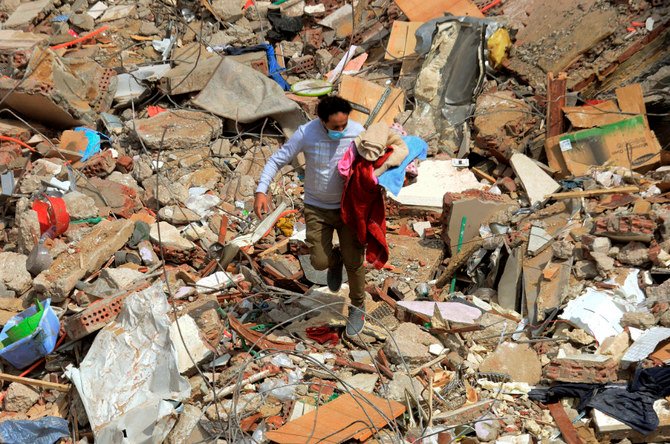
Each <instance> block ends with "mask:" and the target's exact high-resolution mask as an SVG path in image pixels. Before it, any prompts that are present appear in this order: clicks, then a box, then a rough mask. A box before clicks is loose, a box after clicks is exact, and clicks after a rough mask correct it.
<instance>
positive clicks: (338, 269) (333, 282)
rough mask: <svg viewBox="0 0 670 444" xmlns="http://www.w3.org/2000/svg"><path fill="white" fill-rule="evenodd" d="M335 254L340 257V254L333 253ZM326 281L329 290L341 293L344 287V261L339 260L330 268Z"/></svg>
mask: <svg viewBox="0 0 670 444" xmlns="http://www.w3.org/2000/svg"><path fill="white" fill-rule="evenodd" d="M333 254H336V255H338V257H339V252H335V251H334V252H333ZM326 281H327V282H328V289H329V290H330V291H332V292H336V291H340V287H342V260H341V259H340V260H338V261H337V263H336V264H335V265H333V266H332V267H329V268H328V274H327V275H326Z"/></svg>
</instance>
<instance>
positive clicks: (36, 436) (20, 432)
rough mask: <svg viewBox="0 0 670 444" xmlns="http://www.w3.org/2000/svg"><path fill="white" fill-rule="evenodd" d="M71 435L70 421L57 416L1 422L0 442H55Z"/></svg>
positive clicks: (51, 443)
mask: <svg viewBox="0 0 670 444" xmlns="http://www.w3.org/2000/svg"><path fill="white" fill-rule="evenodd" d="M69 437H70V429H69V427H68V422H67V421H66V420H64V419H63V418H58V417H56V416H45V417H43V418H40V419H36V420H34V421H31V420H27V419H26V420H11V419H10V420H8V421H3V422H0V442H2V443H4V444H25V443H30V444H54V443H55V442H58V441H59V440H61V439H62V438H69Z"/></svg>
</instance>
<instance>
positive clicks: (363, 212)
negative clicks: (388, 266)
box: [342, 148, 393, 270]
mask: <svg viewBox="0 0 670 444" xmlns="http://www.w3.org/2000/svg"><path fill="white" fill-rule="evenodd" d="M392 152H393V149H391V148H388V149H387V150H386V153H384V155H383V156H381V157H380V158H379V159H377V160H376V161H374V162H370V161H369V160H365V159H364V158H362V157H361V156H356V160H354V164H353V165H352V166H351V174H350V175H349V177H348V178H347V179H346V182H345V184H344V192H343V193H342V220H343V221H344V223H345V224H347V225H348V226H349V227H350V228H351V229H352V230H354V233H356V238H357V239H358V241H359V242H360V243H361V244H363V245H366V246H367V251H366V259H367V261H368V262H369V263H370V264H372V265H373V266H374V267H375V268H376V269H378V270H380V269H381V268H382V267H383V266H384V264H385V263H386V261H388V258H389V248H388V245H387V244H386V203H385V202H384V194H383V193H382V187H381V186H380V185H379V184H378V183H377V180H376V178H375V176H374V170H375V168H379V167H380V166H381V165H382V164H383V163H384V162H385V161H386V159H387V158H388V157H389V156H390V155H391V153H392Z"/></svg>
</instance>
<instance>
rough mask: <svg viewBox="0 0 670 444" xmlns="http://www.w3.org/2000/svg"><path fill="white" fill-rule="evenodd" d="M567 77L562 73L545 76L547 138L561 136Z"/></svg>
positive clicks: (551, 73)
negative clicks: (556, 76) (555, 76)
mask: <svg viewBox="0 0 670 444" xmlns="http://www.w3.org/2000/svg"><path fill="white" fill-rule="evenodd" d="M567 84H568V75H567V74H566V73H564V72H560V73H558V78H554V73H553V72H550V73H548V74H547V137H552V136H558V135H559V134H563V130H564V129H563V111H561V110H562V108H563V107H564V106H565V95H566V94H567V91H568V90H567Z"/></svg>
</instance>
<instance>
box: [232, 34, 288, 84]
mask: <svg viewBox="0 0 670 444" xmlns="http://www.w3.org/2000/svg"><path fill="white" fill-rule="evenodd" d="M261 50H262V51H265V55H266V57H267V59H268V75H269V76H270V78H272V80H274V81H275V82H277V83H278V84H279V86H281V87H282V89H283V90H284V91H290V90H291V85H289V84H288V83H287V82H286V80H285V79H284V78H283V77H282V76H281V74H279V73H280V72H282V71H286V69H285V68H282V67H281V66H279V63H277V57H275V49H274V48H273V47H272V45H270V44H269V43H261V44H260V45H254V46H245V47H242V48H236V47H234V46H226V47H225V48H224V51H225V52H226V54H228V55H240V54H247V53H249V52H256V51H261Z"/></svg>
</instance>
